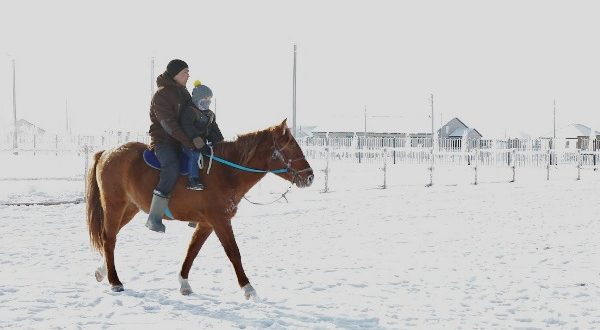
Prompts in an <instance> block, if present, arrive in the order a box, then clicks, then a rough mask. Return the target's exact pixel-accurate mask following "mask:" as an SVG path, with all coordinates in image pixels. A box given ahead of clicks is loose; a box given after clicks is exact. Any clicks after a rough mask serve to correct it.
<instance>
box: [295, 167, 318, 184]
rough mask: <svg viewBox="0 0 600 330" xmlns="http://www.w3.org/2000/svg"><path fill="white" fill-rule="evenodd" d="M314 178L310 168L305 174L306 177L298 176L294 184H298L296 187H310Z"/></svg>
mask: <svg viewBox="0 0 600 330" xmlns="http://www.w3.org/2000/svg"><path fill="white" fill-rule="evenodd" d="M314 180H315V175H314V174H313V173H312V170H311V171H310V174H309V175H307V176H306V177H298V178H297V179H296V186H298V188H306V187H310V186H311V185H312V183H313V181H314Z"/></svg>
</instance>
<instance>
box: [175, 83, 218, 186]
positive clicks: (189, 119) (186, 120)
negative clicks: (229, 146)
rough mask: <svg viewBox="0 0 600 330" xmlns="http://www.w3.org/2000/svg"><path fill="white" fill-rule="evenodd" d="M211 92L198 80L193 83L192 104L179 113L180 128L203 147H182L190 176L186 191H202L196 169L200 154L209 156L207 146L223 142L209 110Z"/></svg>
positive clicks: (198, 173)
mask: <svg viewBox="0 0 600 330" xmlns="http://www.w3.org/2000/svg"><path fill="white" fill-rule="evenodd" d="M212 96H213V94H212V91H211V90H210V88H208V86H206V85H202V83H200V81H199V80H196V81H194V90H193V91H192V103H193V104H190V105H188V106H186V107H184V109H183V110H182V112H181V117H180V122H181V128H182V129H183V131H184V132H185V134H186V135H187V136H188V137H189V138H190V139H192V140H193V139H195V138H198V137H199V138H201V139H202V141H203V142H204V145H203V146H202V147H201V148H199V149H188V148H185V147H183V151H184V152H185V153H186V155H187V156H188V157H189V161H188V164H189V168H190V174H189V176H188V183H187V185H186V188H187V189H191V190H203V189H204V185H203V184H202V180H201V178H200V171H199V168H198V159H199V158H200V152H202V153H204V154H210V148H209V147H208V145H207V144H213V145H215V144H217V143H219V142H221V141H223V134H221V130H220V129H219V125H217V122H216V118H215V113H214V112H212V111H211V110H210V109H209V106H210V103H211V101H212Z"/></svg>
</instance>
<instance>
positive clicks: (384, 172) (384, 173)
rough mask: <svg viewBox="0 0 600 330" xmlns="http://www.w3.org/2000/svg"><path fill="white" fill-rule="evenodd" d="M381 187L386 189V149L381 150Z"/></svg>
mask: <svg viewBox="0 0 600 330" xmlns="http://www.w3.org/2000/svg"><path fill="white" fill-rule="evenodd" d="M382 152H383V186H382V187H381V188H383V189H386V187H387V148H383V151H382Z"/></svg>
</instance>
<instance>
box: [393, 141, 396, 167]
mask: <svg viewBox="0 0 600 330" xmlns="http://www.w3.org/2000/svg"><path fill="white" fill-rule="evenodd" d="M392 141H394V150H393V151H392V157H394V164H396V138H394V139H393V140H392Z"/></svg>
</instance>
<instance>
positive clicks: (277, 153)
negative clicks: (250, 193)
mask: <svg viewBox="0 0 600 330" xmlns="http://www.w3.org/2000/svg"><path fill="white" fill-rule="evenodd" d="M291 141H292V139H290V140H289V141H288V142H287V143H286V144H285V145H284V146H283V147H279V145H278V144H277V141H275V136H273V145H272V146H271V149H273V153H272V154H271V159H270V160H269V162H268V165H267V166H268V169H266V170H262V169H256V168H251V167H247V166H243V165H240V164H236V163H234V162H231V161H228V160H226V159H223V158H221V157H218V156H215V154H214V151H213V147H212V146H210V154H209V155H205V154H203V155H204V156H206V157H208V158H209V163H208V169H207V171H206V173H207V174H208V173H210V168H211V165H212V161H213V159H214V160H215V161H217V162H219V163H222V164H224V165H227V166H230V167H233V168H236V169H238V170H241V171H244V172H251V173H273V174H283V173H291V174H292V180H291V182H290V186H289V187H288V188H287V190H286V191H285V192H284V193H283V194H281V196H280V197H279V198H277V199H275V200H274V201H272V202H269V203H256V202H252V201H251V200H249V199H248V198H246V196H244V199H245V200H247V201H248V202H250V203H252V204H256V205H269V204H273V203H275V202H276V201H278V200H280V199H282V198H283V199H285V201H286V202H287V198H285V195H286V194H287V193H288V192H290V189H292V185H294V183H296V179H297V178H299V177H300V174H301V173H304V172H307V171H312V168H311V167H310V166H309V167H307V168H304V169H301V170H296V169H294V168H293V167H292V163H294V162H297V161H300V160H303V159H306V158H305V157H304V156H302V157H300V158H289V157H287V156H286V155H285V153H284V150H285V149H286V148H288V147H289V144H290V142H291ZM203 159H204V157H200V158H199V159H198V165H199V167H200V168H203V166H204V165H203V164H202V162H203ZM272 160H279V161H281V162H282V163H283V165H284V166H285V167H283V168H278V169H271V166H270V165H271V161H272Z"/></svg>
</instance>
